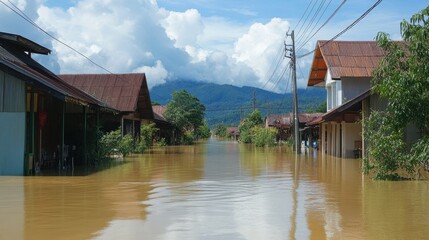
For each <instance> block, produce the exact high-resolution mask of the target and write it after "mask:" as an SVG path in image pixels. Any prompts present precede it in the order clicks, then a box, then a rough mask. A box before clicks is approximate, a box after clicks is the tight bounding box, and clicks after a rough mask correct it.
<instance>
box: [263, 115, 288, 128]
mask: <svg viewBox="0 0 429 240" xmlns="http://www.w3.org/2000/svg"><path fill="white" fill-rule="evenodd" d="M291 117H292V114H291V113H286V114H270V115H268V116H267V118H266V120H265V121H266V122H267V123H268V126H276V125H281V126H290V125H291V122H292V120H291Z"/></svg>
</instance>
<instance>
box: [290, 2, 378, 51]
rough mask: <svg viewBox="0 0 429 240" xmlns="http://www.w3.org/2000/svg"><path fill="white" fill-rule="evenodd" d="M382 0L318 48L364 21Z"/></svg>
mask: <svg viewBox="0 0 429 240" xmlns="http://www.w3.org/2000/svg"><path fill="white" fill-rule="evenodd" d="M382 1H383V0H378V1H377V2H376V3H374V5H372V6H371V7H370V8H369V9H368V10H366V11H365V12H364V13H363V14H362V15H361V16H360V17H359V18H358V19H356V20H355V21H354V22H353V23H352V24H350V25H349V26H348V27H346V28H345V29H344V30H342V31H341V32H339V33H338V34H337V35H335V36H334V37H333V38H331V39H330V40H328V41H326V42H325V43H324V44H322V45H321V46H320V48H322V47H323V46H325V45H326V44H328V43H330V42H332V41H334V40H335V39H337V38H338V37H339V36H341V35H343V34H344V33H345V32H347V31H348V30H350V29H351V28H352V27H354V26H355V25H356V24H357V23H359V22H360V21H361V20H362V19H364V18H365V17H366V16H367V15H368V14H369V13H370V12H371V11H372V10H373V9H374V8H375V7H377V6H378V4H380V3H381V2H382ZM316 50H317V47H316V48H315V49H313V50H312V51H310V52H308V53H306V54H303V55H300V56H298V58H303V57H306V56H308V55H310V54H312V53H314V52H315V51H316Z"/></svg>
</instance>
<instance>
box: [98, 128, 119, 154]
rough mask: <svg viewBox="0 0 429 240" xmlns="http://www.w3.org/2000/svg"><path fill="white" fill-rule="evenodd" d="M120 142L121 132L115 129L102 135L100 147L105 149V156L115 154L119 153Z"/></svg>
mask: <svg viewBox="0 0 429 240" xmlns="http://www.w3.org/2000/svg"><path fill="white" fill-rule="evenodd" d="M120 142H121V130H120V129H117V130H115V131H111V132H109V133H106V134H104V135H103V136H102V137H101V141H100V143H101V146H102V147H103V149H105V154H106V155H112V154H116V153H117V152H118V151H119V143H120Z"/></svg>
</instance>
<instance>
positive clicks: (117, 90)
mask: <svg viewBox="0 0 429 240" xmlns="http://www.w3.org/2000/svg"><path fill="white" fill-rule="evenodd" d="M59 77H60V78H61V79H63V80H64V81H66V82H67V83H69V84H71V85H72V86H74V87H77V88H79V89H81V90H82V91H84V92H86V93H88V94H90V95H92V96H94V97H95V98H97V99H100V100H101V101H103V102H106V103H107V104H109V105H111V106H113V107H114V108H116V109H118V110H119V111H121V112H124V113H134V112H137V113H140V114H141V118H146V119H153V117H154V115H153V110H152V104H151V101H150V96H149V90H148V87H147V83H146V76H145V74H144V73H129V74H64V75H59Z"/></svg>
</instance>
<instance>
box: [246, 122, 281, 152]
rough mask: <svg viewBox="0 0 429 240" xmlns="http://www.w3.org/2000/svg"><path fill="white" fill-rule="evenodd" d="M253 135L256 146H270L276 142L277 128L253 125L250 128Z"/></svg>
mask: <svg viewBox="0 0 429 240" xmlns="http://www.w3.org/2000/svg"><path fill="white" fill-rule="evenodd" d="M252 132H253V135H254V140H253V141H254V143H255V145H256V146H257V147H264V146H268V147H272V146H274V145H275V144H276V135H277V130H276V129H275V128H264V127H261V126H255V127H253V129H252Z"/></svg>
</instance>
